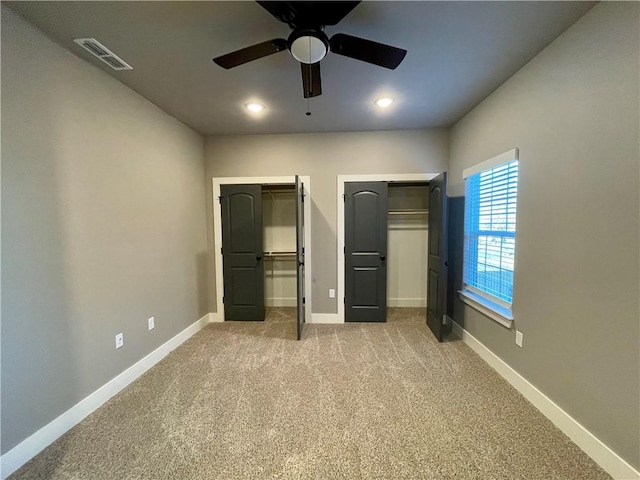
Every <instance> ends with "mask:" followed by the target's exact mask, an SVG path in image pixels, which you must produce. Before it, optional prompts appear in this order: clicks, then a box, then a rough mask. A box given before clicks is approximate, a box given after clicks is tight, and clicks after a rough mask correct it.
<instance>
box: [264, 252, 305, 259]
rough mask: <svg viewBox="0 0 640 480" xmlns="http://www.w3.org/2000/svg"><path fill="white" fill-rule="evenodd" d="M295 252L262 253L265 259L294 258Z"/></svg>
mask: <svg viewBox="0 0 640 480" xmlns="http://www.w3.org/2000/svg"><path fill="white" fill-rule="evenodd" d="M296 255H298V254H297V252H264V256H265V258H278V257H295V256H296Z"/></svg>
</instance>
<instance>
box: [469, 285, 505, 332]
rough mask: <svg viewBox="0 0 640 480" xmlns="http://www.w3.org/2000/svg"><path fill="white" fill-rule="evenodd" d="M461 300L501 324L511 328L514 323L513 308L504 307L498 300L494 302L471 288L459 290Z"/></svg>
mask: <svg viewBox="0 0 640 480" xmlns="http://www.w3.org/2000/svg"><path fill="white" fill-rule="evenodd" d="M458 293H459V294H460V300H462V301H463V302H464V303H466V304H467V305H469V306H470V307H471V308H473V309H475V310H477V311H479V312H480V313H482V314H484V315H486V316H487V317H489V318H490V319H492V320H495V321H496V322H498V323H499V324H500V325H502V326H504V327H507V328H511V324H512V323H513V314H512V313H511V309H510V308H507V307H504V306H502V305H500V304H498V303H496V302H492V301H491V300H489V299H488V298H485V297H483V296H482V295H478V294H477V293H474V292H471V291H469V290H459V291H458Z"/></svg>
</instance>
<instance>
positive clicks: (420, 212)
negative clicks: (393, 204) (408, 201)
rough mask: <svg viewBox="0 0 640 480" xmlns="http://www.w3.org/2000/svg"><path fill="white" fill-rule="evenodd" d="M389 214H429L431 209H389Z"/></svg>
mask: <svg viewBox="0 0 640 480" xmlns="http://www.w3.org/2000/svg"><path fill="white" fill-rule="evenodd" d="M387 213H388V214H389V215H427V214H428V213H429V210H425V209H406V210H389V211H388V212H387Z"/></svg>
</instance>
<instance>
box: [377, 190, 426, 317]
mask: <svg viewBox="0 0 640 480" xmlns="http://www.w3.org/2000/svg"><path fill="white" fill-rule="evenodd" d="M388 210H389V211H388V238H387V240H388V244H387V250H388V251H387V259H388V260H387V306H389V307H426V306H427V259H428V258H427V245H428V240H429V230H428V220H429V216H428V215H429V214H428V212H429V192H428V184H427V183H420V184H416V183H412V184H410V183H389V190H388Z"/></svg>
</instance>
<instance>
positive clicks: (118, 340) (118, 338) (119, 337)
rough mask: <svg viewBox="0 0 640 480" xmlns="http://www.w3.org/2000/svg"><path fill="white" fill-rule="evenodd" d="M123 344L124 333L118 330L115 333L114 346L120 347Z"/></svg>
mask: <svg viewBox="0 0 640 480" xmlns="http://www.w3.org/2000/svg"><path fill="white" fill-rule="evenodd" d="M123 345H124V333H122V332H120V333H119V334H117V335H116V348H120V347H122V346H123Z"/></svg>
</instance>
